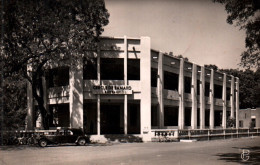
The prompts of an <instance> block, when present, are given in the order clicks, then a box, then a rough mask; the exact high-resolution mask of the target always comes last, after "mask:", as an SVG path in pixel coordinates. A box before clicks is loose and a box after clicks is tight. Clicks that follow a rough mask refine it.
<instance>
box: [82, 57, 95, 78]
mask: <svg viewBox="0 0 260 165" xmlns="http://www.w3.org/2000/svg"><path fill="white" fill-rule="evenodd" d="M83 79H84V80H96V79H97V59H96V58H92V59H86V58H84V64H83Z"/></svg>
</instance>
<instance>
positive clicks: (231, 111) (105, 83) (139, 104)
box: [27, 36, 239, 141]
mask: <svg viewBox="0 0 260 165" xmlns="http://www.w3.org/2000/svg"><path fill="white" fill-rule="evenodd" d="M46 75H47V76H46V77H45V79H44V80H43V83H44V84H45V107H46V108H47V109H48V110H49V111H50V113H51V115H52V118H51V120H50V123H49V124H50V126H51V127H53V128H57V127H73V128H83V129H84V130H85V132H86V133H87V134H91V135H93V136H101V135H106V134H125V135H130V134H131V135H136V136H139V137H141V138H142V139H143V140H144V141H149V140H150V139H151V136H152V135H151V134H152V133H151V131H152V130H153V129H214V128H224V129H225V128H226V127H227V124H226V121H227V118H228V117H231V118H238V116H237V115H238V109H239V94H238V93H239V79H238V78H235V77H233V76H232V75H226V74H225V73H221V72H216V71H214V70H210V69H207V68H204V67H203V66H199V65H197V64H194V63H191V62H188V61H185V60H184V59H182V58H181V59H179V58H175V57H173V56H171V55H168V54H165V53H162V52H160V51H156V50H153V49H151V41H150V38H149V37H141V38H129V37H126V36H125V37H122V38H120V37H119V38H105V37H104V38H102V39H101V41H100V43H99V46H98V49H97V50H92V51H87V52H86V53H85V57H84V58H82V60H81V61H80V63H79V65H78V66H77V67H73V68H72V67H71V68H69V67H62V68H55V67H53V68H52V69H50V70H49V71H48V73H47V74H46ZM27 94H28V116H27V127H28V129H33V128H34V127H40V122H39V121H40V119H39V118H40V117H37V115H35V114H36V113H35V112H36V109H37V105H36V104H35V103H34V101H33V98H32V92H31V88H30V87H28V93H27ZM236 127H238V120H237V123H236Z"/></svg>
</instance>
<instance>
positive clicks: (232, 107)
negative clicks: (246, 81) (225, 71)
mask: <svg viewBox="0 0 260 165" xmlns="http://www.w3.org/2000/svg"><path fill="white" fill-rule="evenodd" d="M234 96H235V85H234V76H231V92H230V103H231V113H230V117H231V118H235V116H234V111H235V102H234Z"/></svg>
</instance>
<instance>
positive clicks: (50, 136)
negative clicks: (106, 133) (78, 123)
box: [36, 129, 89, 147]
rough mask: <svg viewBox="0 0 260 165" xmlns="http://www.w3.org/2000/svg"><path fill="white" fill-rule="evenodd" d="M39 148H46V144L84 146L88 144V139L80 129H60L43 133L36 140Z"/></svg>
mask: <svg viewBox="0 0 260 165" xmlns="http://www.w3.org/2000/svg"><path fill="white" fill-rule="evenodd" d="M36 140H37V142H38V144H39V146H41V147H46V146H47V145H48V144H62V143H75V144H77V145H81V146H83V145H85V144H86V143H89V137H87V136H85V135H84V133H83V131H82V130H81V129H61V130H59V129H58V130H57V131H56V132H47V131H46V132H45V133H44V134H43V135H40V136H38V137H37V138H36Z"/></svg>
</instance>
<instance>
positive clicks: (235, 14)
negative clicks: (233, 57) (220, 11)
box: [213, 0, 260, 69]
mask: <svg viewBox="0 0 260 165" xmlns="http://www.w3.org/2000/svg"><path fill="white" fill-rule="evenodd" d="M213 1H214V2H219V3H221V4H224V5H225V9H226V11H227V14H228V17H227V23H229V24H234V23H235V25H236V26H239V27H240V29H244V30H245V31H246V39H245V44H246V48H247V50H246V51H244V52H243V53H242V54H241V63H240V64H241V65H242V66H243V67H246V68H249V69H250V68H252V67H254V68H259V66H260V52H259V50H260V33H259V29H260V14H259V12H260V11H259V10H260V1H259V0H213Z"/></svg>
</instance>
